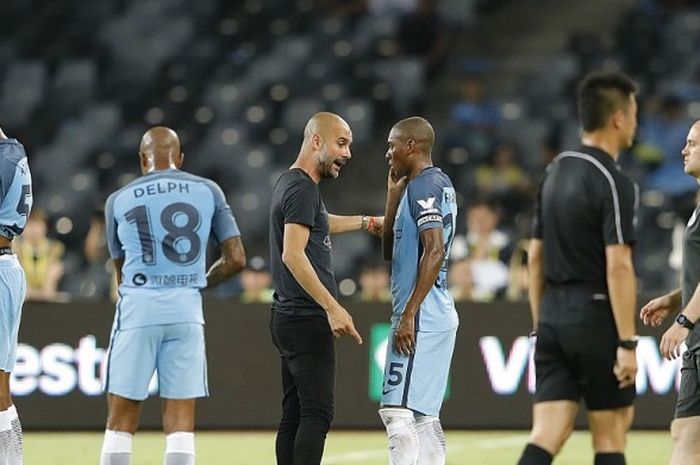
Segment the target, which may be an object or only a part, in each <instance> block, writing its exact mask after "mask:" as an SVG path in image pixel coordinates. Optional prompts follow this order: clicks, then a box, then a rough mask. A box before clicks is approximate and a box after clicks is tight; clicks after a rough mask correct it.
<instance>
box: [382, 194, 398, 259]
mask: <svg viewBox="0 0 700 465" xmlns="http://www.w3.org/2000/svg"><path fill="white" fill-rule="evenodd" d="M400 200H401V198H400V197H398V196H392V195H391V194H388V195H387V198H386V210H385V211H384V230H383V232H382V256H383V257H384V260H387V261H391V259H392V255H393V249H394V221H395V220H396V211H397V210H398V209H399V202H400Z"/></svg>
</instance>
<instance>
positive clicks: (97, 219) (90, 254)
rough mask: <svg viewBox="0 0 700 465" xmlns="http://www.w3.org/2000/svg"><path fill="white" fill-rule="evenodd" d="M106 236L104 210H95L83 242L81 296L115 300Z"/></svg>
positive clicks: (113, 279) (114, 279) (112, 273)
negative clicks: (84, 264)
mask: <svg viewBox="0 0 700 465" xmlns="http://www.w3.org/2000/svg"><path fill="white" fill-rule="evenodd" d="M106 238H107V236H106V234H105V218H104V212H103V211H102V210H97V211H95V212H94V213H93V214H92V218H91V219H90V228H89V229H88V233H87V235H86V236H85V242H84V243H83V252H84V254H85V262H86V267H85V270H84V273H83V276H82V279H81V283H80V296H81V297H85V298H103V299H107V298H109V299H110V300H112V301H116V300H117V280H116V274H115V272H114V266H113V265H112V261H111V260H110V257H109V251H108V250H107V240H106Z"/></svg>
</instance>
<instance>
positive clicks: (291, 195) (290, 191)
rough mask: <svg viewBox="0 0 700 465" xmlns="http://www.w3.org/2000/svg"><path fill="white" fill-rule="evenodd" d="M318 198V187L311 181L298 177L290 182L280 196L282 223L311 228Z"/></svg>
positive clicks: (314, 220)
mask: <svg viewBox="0 0 700 465" xmlns="http://www.w3.org/2000/svg"><path fill="white" fill-rule="evenodd" d="M319 200H320V199H319V194H318V187H317V186H316V185H315V184H313V182H312V181H309V180H306V179H300V180H297V181H295V182H293V183H291V184H290V185H289V186H288V187H287V189H286V190H285V191H284V195H283V196H282V213H283V214H284V223H285V224H287V223H294V224H303V225H305V226H308V227H310V228H313V227H314V224H315V222H316V212H317V210H318V202H319Z"/></svg>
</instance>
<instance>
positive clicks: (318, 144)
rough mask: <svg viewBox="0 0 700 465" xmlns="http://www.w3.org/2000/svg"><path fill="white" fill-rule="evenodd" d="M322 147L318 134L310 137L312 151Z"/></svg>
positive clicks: (321, 140)
mask: <svg viewBox="0 0 700 465" xmlns="http://www.w3.org/2000/svg"><path fill="white" fill-rule="evenodd" d="M322 146H323V139H322V138H321V135H320V134H314V135H313V136H311V147H313V149H314V150H319V149H320V148H321V147H322Z"/></svg>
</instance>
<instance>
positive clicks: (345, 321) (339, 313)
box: [328, 305, 362, 344]
mask: <svg viewBox="0 0 700 465" xmlns="http://www.w3.org/2000/svg"><path fill="white" fill-rule="evenodd" d="M328 323H329V324H330V325H331V331H333V335H334V336H335V337H340V336H345V335H348V336H352V338H353V339H355V340H356V341H357V343H358V344H362V336H360V333H358V332H357V330H356V329H355V324H354V323H353V322H352V317H351V316H350V314H349V313H348V311H347V310H345V309H344V308H343V307H341V306H340V305H337V306H335V307H334V308H333V309H332V310H329V311H328Z"/></svg>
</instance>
